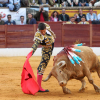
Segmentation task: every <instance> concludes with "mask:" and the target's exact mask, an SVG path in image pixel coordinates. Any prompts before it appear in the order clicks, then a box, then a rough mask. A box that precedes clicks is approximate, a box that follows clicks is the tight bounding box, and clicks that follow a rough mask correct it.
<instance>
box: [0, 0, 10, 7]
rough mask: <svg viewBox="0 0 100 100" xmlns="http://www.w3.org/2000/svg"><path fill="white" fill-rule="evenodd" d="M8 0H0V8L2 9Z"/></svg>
mask: <svg viewBox="0 0 100 100" xmlns="http://www.w3.org/2000/svg"><path fill="white" fill-rule="evenodd" d="M6 3H8V0H0V7H4V6H5V4H6Z"/></svg>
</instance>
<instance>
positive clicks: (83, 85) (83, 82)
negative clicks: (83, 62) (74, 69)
mask: <svg viewBox="0 0 100 100" xmlns="http://www.w3.org/2000/svg"><path fill="white" fill-rule="evenodd" d="M80 81H81V83H82V87H81V88H80V89H79V92H84V90H85V86H86V82H85V80H84V79H81V80H80Z"/></svg>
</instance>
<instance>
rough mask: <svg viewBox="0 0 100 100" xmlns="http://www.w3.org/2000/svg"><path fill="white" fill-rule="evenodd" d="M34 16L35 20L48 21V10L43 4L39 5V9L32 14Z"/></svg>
mask: <svg viewBox="0 0 100 100" xmlns="http://www.w3.org/2000/svg"><path fill="white" fill-rule="evenodd" d="M34 18H35V19H36V20H37V21H48V12H47V11H45V10H44V9H43V6H40V10H39V12H37V13H36V14H35V15H34Z"/></svg>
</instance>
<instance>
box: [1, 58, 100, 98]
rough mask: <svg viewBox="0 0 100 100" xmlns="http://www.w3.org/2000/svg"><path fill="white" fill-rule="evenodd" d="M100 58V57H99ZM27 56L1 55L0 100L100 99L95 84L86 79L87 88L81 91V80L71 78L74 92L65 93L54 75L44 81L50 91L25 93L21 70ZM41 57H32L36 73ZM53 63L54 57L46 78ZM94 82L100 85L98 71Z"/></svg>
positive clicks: (70, 82) (31, 60)
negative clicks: (32, 93) (22, 87)
mask: <svg viewBox="0 0 100 100" xmlns="http://www.w3.org/2000/svg"><path fill="white" fill-rule="evenodd" d="M99 58H100V57H99ZM25 60H26V58H25V57H0V100H100V94H97V93H96V92H95V90H94V88H93V86H92V85H91V84H90V83H89V82H88V80H87V78H85V79H86V83H87V84H86V90H85V92H84V93H79V92H78V90H79V89H80V87H81V82H80V81H77V80H71V81H69V82H68V84H67V88H69V89H70V90H71V92H72V94H64V93H63V91H62V88H61V87H60V86H59V84H58V82H57V80H56V79H55V78H54V77H51V79H50V80H49V81H47V82H42V86H43V88H45V89H49V90H50V92H48V93H37V94H36V95H34V96H33V95H28V94H24V93H23V92H22V89H21V84H20V83H21V72H22V68H23V64H24V62H25ZM40 60H41V57H31V59H30V63H31V66H32V68H33V71H34V73H35V75H36V73H37V67H38V65H39V62H40ZM52 65H53V57H51V60H50V62H49V64H48V66H47V68H46V70H45V73H44V77H43V79H45V78H46V77H47V75H48V73H49V72H50V71H51V69H52V67H53V66H52ZM92 76H93V79H94V82H95V84H96V85H98V86H99V87H100V79H99V77H98V75H97V73H96V72H95V73H93V74H92Z"/></svg>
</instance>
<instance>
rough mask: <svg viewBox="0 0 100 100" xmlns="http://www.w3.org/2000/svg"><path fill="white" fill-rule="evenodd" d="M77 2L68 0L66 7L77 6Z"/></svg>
mask: <svg viewBox="0 0 100 100" xmlns="http://www.w3.org/2000/svg"><path fill="white" fill-rule="evenodd" d="M78 2H79V0H68V6H72V7H73V6H78V5H79V4H78Z"/></svg>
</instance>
